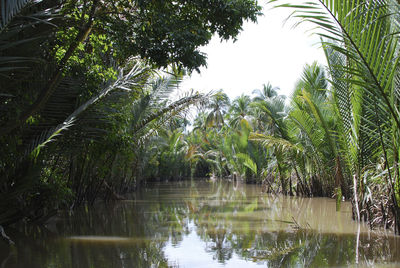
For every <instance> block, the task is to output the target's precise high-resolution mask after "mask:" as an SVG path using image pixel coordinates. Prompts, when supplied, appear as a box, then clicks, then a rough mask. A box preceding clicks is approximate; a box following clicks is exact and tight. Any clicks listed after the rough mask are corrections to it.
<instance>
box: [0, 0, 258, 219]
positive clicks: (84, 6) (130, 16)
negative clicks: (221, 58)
mask: <svg viewBox="0 0 400 268" xmlns="http://www.w3.org/2000/svg"><path fill="white" fill-rule="evenodd" d="M3 4H4V5H3ZM0 7H1V13H0V14H1V15H0V16H1V17H0V21H1V23H0V88H1V92H0V111H1V115H0V144H1V147H2V150H1V151H0V226H1V225H7V224H10V223H13V222H16V221H18V220H21V219H25V220H27V221H35V220H36V221H37V220H45V219H46V217H48V216H50V215H52V214H53V212H55V211H57V209H59V208H61V207H63V208H73V207H74V206H76V205H79V204H81V203H82V202H89V203H93V202H94V201H95V199H97V198H104V199H110V198H113V199H115V198H120V195H121V194H122V193H124V192H127V191H130V190H133V189H135V187H137V186H138V185H140V181H141V180H142V179H143V178H145V177H146V176H147V174H145V173H146V172H147V171H148V168H147V165H149V164H150V163H152V162H151V161H154V160H152V159H150V157H151V156H153V152H154V151H155V148H156V145H155V144H156V142H155V141H154V140H159V139H161V138H160V137H162V133H163V132H165V131H167V129H168V128H171V129H175V128H178V127H182V126H184V125H185V124H186V120H185V114H184V112H185V111H186V110H187V109H188V108H189V107H190V106H191V105H194V104H201V103H202V102H204V101H206V100H207V96H205V95H203V94H199V93H196V92H192V93H186V95H182V96H176V93H175V95H174V94H172V93H173V91H174V89H175V88H176V86H177V84H178V83H179V81H180V80H181V78H182V76H183V74H184V73H185V72H191V71H192V70H196V69H198V68H199V67H200V66H203V65H205V64H206V55H203V54H202V53H201V52H200V51H199V50H198V47H199V46H202V45H206V44H207V43H208V42H209V40H210V39H211V37H212V36H213V35H214V34H217V35H219V36H220V37H221V39H229V38H235V37H236V36H237V35H238V33H239V32H240V30H241V27H242V24H243V22H244V21H245V20H251V21H256V17H257V15H259V12H260V9H261V8H260V7H259V6H258V5H257V2H256V1H252V0H239V1H226V0H220V1H219V0H218V1H213V2H212V4H211V3H210V1H205V0H195V1H184V0H179V1H173V2H172V1H131V0H118V1H115V0H112V1H111V0H105V1H104V0H103V1H100V0H39V1H29V0H18V1H13V0H8V1H3V2H2V6H0ZM160 68H162V69H160ZM171 94H172V95H171ZM183 175H186V174H182V176H183Z"/></svg>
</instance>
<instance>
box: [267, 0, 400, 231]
mask: <svg viewBox="0 0 400 268" xmlns="http://www.w3.org/2000/svg"><path fill="white" fill-rule="evenodd" d="M273 2H276V1H273ZM282 6H286V7H292V8H296V11H295V13H294V16H295V17H296V16H297V17H298V18H300V19H301V20H303V21H310V22H312V23H315V24H316V25H317V26H318V27H319V29H320V32H319V34H320V36H321V37H322V38H323V41H322V44H323V46H324V48H325V49H326V55H327V57H328V61H329V71H330V75H331V77H332V87H333V90H334V97H335V103H336V109H337V113H338V119H339V130H340V132H341V133H340V136H341V137H342V138H341V152H342V153H343V155H344V159H345V160H346V161H345V162H346V164H347V165H348V170H350V171H351V173H352V176H353V181H354V203H355V206H354V207H355V214H356V216H357V218H358V219H360V208H359V206H360V205H361V206H362V208H363V209H364V211H368V210H369V209H368V207H367V206H366V204H367V203H368V202H376V201H374V200H371V199H370V198H369V197H366V196H367V195H366V194H364V193H366V192H367V190H368V189H367V188H366V187H371V186H372V185H371V184H370V183H372V182H371V180H370V179H367V180H366V181H367V183H364V182H363V181H362V180H361V177H363V176H364V175H365V176H368V175H367V174H365V172H366V171H367V170H369V169H370V167H371V166H375V165H376V164H379V163H380V162H381V163H382V164H383V166H384V167H385V169H386V174H385V175H382V176H383V177H384V178H385V180H386V182H385V184H386V185H388V188H387V189H388V191H389V192H388V193H387V195H388V196H390V203H391V205H390V207H391V208H392V209H391V210H392V213H393V215H394V218H395V222H396V223H395V230H396V233H400V209H399V203H398V201H399V199H398V196H399V195H398V187H397V185H399V167H398V155H399V145H398V144H399V140H398V139H399V130H400V113H399V111H398V102H399V95H398V94H397V93H396V92H397V91H398V86H399V84H398V83H399V80H398V79H397V77H398V66H399V58H398V54H399V47H398V42H397V33H398V32H399V31H398V27H399V26H398V25H399V19H400V18H399V16H398V15H397V14H398V10H399V8H400V5H399V3H398V2H397V1H391V0H388V1H378V0H376V1H361V0H346V1H328V0H320V1H315V2H307V3H300V4H296V5H291V4H284V5H282ZM364 181H365V180H364ZM363 200H364V201H365V200H368V202H364V201H363ZM361 201H363V202H361ZM363 204H364V205H363ZM383 213H384V211H383ZM369 220H371V219H369Z"/></svg>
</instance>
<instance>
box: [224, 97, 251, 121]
mask: <svg viewBox="0 0 400 268" xmlns="http://www.w3.org/2000/svg"><path fill="white" fill-rule="evenodd" d="M250 103H251V99H250V97H249V96H247V95H244V94H242V95H240V96H239V97H237V98H236V99H234V100H233V102H232V105H231V106H230V108H229V117H230V121H229V124H230V125H231V126H232V127H234V128H238V127H239V126H240V124H241V122H242V120H245V121H249V119H250V115H251V111H250Z"/></svg>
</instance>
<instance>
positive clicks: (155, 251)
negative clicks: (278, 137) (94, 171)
mask: <svg viewBox="0 0 400 268" xmlns="http://www.w3.org/2000/svg"><path fill="white" fill-rule="evenodd" d="M335 206H336V205H335V200H333V199H328V198H300V197H286V196H280V195H279V196H274V195H269V194H265V193H262V192H261V189H260V187H259V186H256V185H246V184H233V183H228V182H211V181H205V180H192V181H181V182H168V183H154V184H150V185H148V186H146V187H143V188H142V189H141V190H139V191H137V192H136V193H134V194H133V195H132V196H131V198H130V200H126V201H118V202H114V203H112V204H103V203H99V204H97V205H96V206H94V207H82V208H80V209H77V210H75V211H73V212H60V213H59V215H57V216H56V217H54V218H52V219H51V220H50V221H49V222H48V223H47V224H46V226H34V225H22V224H21V225H19V226H17V227H16V228H8V229H7V233H8V235H9V236H11V237H12V238H13V239H14V241H15V243H16V245H15V246H14V247H11V248H10V247H8V246H6V245H5V244H4V243H2V244H0V268H4V267H40V268H50V267H51V268H63V267H74V268H81V267H82V268H89V267H93V268H102V267H104V268H106V267H107V268H109V267H118V268H123V267H124V268H127V267H188V268H192V267H331V266H332V267H348V266H354V267H365V266H374V267H376V266H378V267H400V238H399V237H396V236H394V235H393V233H391V232H384V231H370V230H369V228H368V227H367V226H366V225H364V224H357V223H356V222H354V221H353V220H352V219H351V205H350V203H348V202H344V203H343V204H342V207H341V210H340V211H339V212H336V210H335Z"/></svg>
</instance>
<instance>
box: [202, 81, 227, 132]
mask: <svg viewBox="0 0 400 268" xmlns="http://www.w3.org/2000/svg"><path fill="white" fill-rule="evenodd" d="M229 103H230V101H229V97H228V95H226V93H224V92H223V91H222V89H221V90H219V91H217V92H216V93H215V94H213V95H212V96H211V98H210V103H209V104H208V108H209V109H211V112H209V114H208V116H207V119H206V124H207V127H212V126H215V127H217V128H218V129H220V128H221V127H222V126H223V125H224V123H225V122H224V113H225V110H226V107H227V106H228V105H229Z"/></svg>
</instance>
